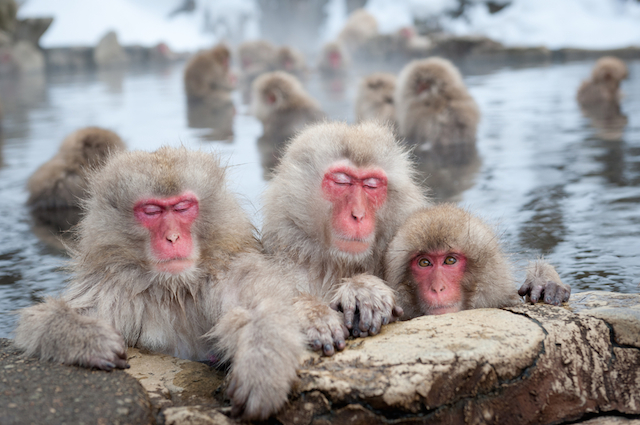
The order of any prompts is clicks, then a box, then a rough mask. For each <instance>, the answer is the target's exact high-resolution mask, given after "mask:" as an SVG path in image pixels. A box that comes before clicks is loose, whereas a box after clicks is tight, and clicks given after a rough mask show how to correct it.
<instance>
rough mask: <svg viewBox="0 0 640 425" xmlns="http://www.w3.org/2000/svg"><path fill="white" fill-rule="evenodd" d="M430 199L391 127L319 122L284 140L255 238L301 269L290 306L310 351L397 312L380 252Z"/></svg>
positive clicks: (331, 346) (330, 349) (368, 330)
mask: <svg viewBox="0 0 640 425" xmlns="http://www.w3.org/2000/svg"><path fill="white" fill-rule="evenodd" d="M428 203H429V201H428V199H427V198H426V196H425V194H424V193H423V192H422V190H421V189H420V187H419V186H418V184H416V181H415V171H414V168H413V165H412V163H411V161H410V159H409V153H408V151H407V150H406V149H405V148H404V147H403V146H402V145H401V144H400V143H399V142H398V141H397V140H396V139H395V137H394V135H393V132H392V131H391V129H389V128H388V127H385V126H383V125H381V124H378V123H376V122H372V121H367V122H363V123H361V124H358V125H355V126H349V125H347V124H345V123H340V122H332V123H319V124H315V125H313V126H311V127H308V128H306V129H305V130H303V131H302V132H301V133H299V134H298V135H297V136H296V137H295V138H294V139H293V140H292V141H291V142H290V143H289V145H288V146H287V149H286V151H285V153H284V156H283V157H282V160H281V162H280V164H279V165H278V166H277V167H276V170H275V173H274V177H273V179H272V180H271V182H270V184H269V187H268V188H267V190H266V191H265V195H264V220H263V228H262V235H263V238H262V242H263V245H264V248H265V250H266V252H267V253H269V254H271V255H272V256H274V257H275V258H276V259H279V261H280V264H283V265H287V266H288V267H290V268H291V269H293V270H295V271H296V272H297V273H298V274H299V278H298V279H297V290H298V291H299V295H298V297H297V298H296V299H295V309H296V311H297V312H298V313H299V314H300V321H301V323H302V325H303V329H305V330H306V332H307V338H308V341H309V343H310V345H311V347H312V348H313V349H315V350H320V349H321V350H322V351H323V352H324V354H325V355H332V354H333V353H334V352H335V349H338V350H341V349H343V348H344V346H345V337H346V336H348V334H349V330H350V331H351V332H352V334H353V335H354V336H366V335H368V334H371V335H373V334H376V333H378V332H379V331H380V328H381V326H382V325H384V324H386V323H388V322H390V321H392V320H394V319H395V318H396V317H398V316H399V315H400V314H401V310H399V309H398V308H397V306H396V303H395V295H394V291H392V290H391V289H390V288H389V287H388V286H387V285H386V284H385V283H384V282H383V281H382V279H381V277H382V260H383V254H384V252H385V250H386V247H387V244H388V243H389V241H390V240H391V238H392V237H393V235H394V234H395V232H396V230H397V229H398V227H399V226H400V225H401V224H402V223H403V222H404V221H405V219H406V218H407V217H408V216H409V214H411V212H413V211H415V210H417V209H419V208H421V207H424V206H425V205H427V204H428Z"/></svg>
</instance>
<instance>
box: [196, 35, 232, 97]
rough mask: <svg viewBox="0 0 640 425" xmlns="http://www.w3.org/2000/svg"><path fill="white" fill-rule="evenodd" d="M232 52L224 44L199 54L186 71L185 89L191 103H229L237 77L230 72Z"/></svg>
mask: <svg viewBox="0 0 640 425" xmlns="http://www.w3.org/2000/svg"><path fill="white" fill-rule="evenodd" d="M230 59H231V52H230V51H229V48H228V47H227V46H225V45H224V44H218V45H216V46H215V47H213V48H212V49H209V50H204V51H201V52H198V53H197V54H196V55H195V56H194V57H193V58H191V60H190V61H189V63H187V66H186V68H185V71H184V87H185V90H186V92H187V100H188V101H189V102H201V101H208V102H214V101H218V102H220V103H224V102H227V101H229V99H230V95H231V91H232V90H233V88H234V85H235V76H233V75H232V74H231V73H230V72H229V62H230Z"/></svg>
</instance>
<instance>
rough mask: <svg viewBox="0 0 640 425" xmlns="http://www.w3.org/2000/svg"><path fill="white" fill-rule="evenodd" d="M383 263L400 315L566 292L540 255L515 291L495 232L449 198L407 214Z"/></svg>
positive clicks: (549, 298) (558, 298)
mask: <svg viewBox="0 0 640 425" xmlns="http://www.w3.org/2000/svg"><path fill="white" fill-rule="evenodd" d="M384 263H385V279H386V280H387V282H388V284H389V286H391V287H392V288H394V289H396V290H397V291H398V292H397V294H398V295H397V300H398V303H399V305H400V306H401V307H402V309H403V310H404V316H403V317H402V319H411V318H413V317H417V316H422V315H430V314H444V313H453V312H457V311H461V310H468V309H472V308H486V307H495V308H499V307H508V306H512V305H516V304H518V303H521V302H522V300H521V298H520V297H519V296H518V294H519V295H522V296H524V295H527V298H528V299H529V300H530V301H531V302H532V303H535V302H537V301H538V300H539V299H541V298H543V299H544V301H545V302H546V303H548V304H553V305H560V303H562V302H564V301H567V300H568V299H569V295H570V293H571V288H570V287H569V285H567V284H565V283H563V282H562V281H561V280H560V276H558V273H557V272H556V270H555V269H554V267H553V266H552V265H551V264H549V263H547V262H546V261H544V260H538V261H534V262H530V263H529V266H528V267H527V276H526V280H525V283H524V284H523V285H522V287H521V288H520V289H519V290H518V291H517V292H516V287H515V286H514V282H515V280H514V278H513V276H512V275H511V265H510V263H509V261H508V259H507V257H506V256H505V254H504V253H503V251H502V248H501V247H500V244H499V241H498V237H497V235H496V234H495V232H494V231H493V230H492V229H491V228H490V227H489V226H488V225H487V224H485V223H484V222H483V221H482V220H480V219H479V218H477V217H475V216H473V215H471V214H469V213H468V212H467V211H465V210H463V209H461V208H458V207H456V206H455V205H453V204H440V205H438V206H434V207H429V208H424V209H421V210H419V211H417V212H415V213H414V214H413V215H411V217H409V219H407V221H406V222H405V223H404V224H403V225H402V227H400V230H398V233H397V235H396V236H395V237H394V238H393V241H391V244H390V245H389V250H388V252H387V254H386V256H385V261H384ZM543 294H544V295H543Z"/></svg>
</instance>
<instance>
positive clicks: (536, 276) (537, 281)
mask: <svg viewBox="0 0 640 425" xmlns="http://www.w3.org/2000/svg"><path fill="white" fill-rule="evenodd" d="M543 294H544V295H543ZM518 295H520V296H525V295H526V297H527V300H528V301H529V302H530V303H531V304H535V303H537V302H538V300H540V298H541V297H542V296H544V302H545V303H547V304H553V305H560V304H562V303H563V302H566V301H568V300H569V296H570V295H571V287H570V286H569V285H567V284H566V283H564V282H562V280H560V276H559V275H558V272H556V269H555V268H554V267H553V266H552V265H551V264H549V263H547V262H546V261H544V260H538V261H533V262H530V263H529V265H528V266H527V277H526V279H525V281H524V284H523V285H522V287H520V289H519V290H518Z"/></svg>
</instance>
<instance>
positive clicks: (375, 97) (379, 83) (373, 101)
mask: <svg viewBox="0 0 640 425" xmlns="http://www.w3.org/2000/svg"><path fill="white" fill-rule="evenodd" d="M395 88H396V77H395V75H393V74H389V73H386V72H376V73H375V74H371V75H369V76H367V77H365V78H363V79H362V81H360V85H359V86H358V94H357V95H356V119H357V120H358V121H364V120H372V119H374V120H378V121H382V122H387V123H390V124H395V122H396V109H395V106H394V104H393V92H394V91H395Z"/></svg>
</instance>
